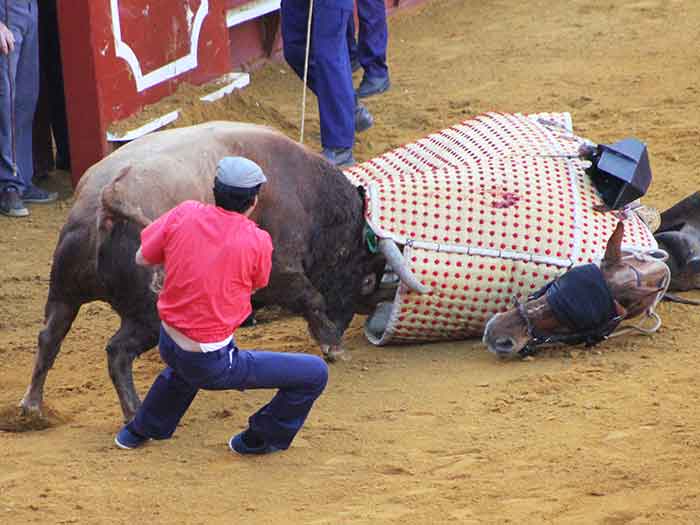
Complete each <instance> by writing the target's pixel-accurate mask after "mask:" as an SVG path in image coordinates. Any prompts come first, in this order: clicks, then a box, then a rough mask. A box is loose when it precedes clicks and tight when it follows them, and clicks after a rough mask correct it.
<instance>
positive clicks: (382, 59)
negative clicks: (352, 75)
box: [357, 0, 389, 78]
mask: <svg viewBox="0 0 700 525" xmlns="http://www.w3.org/2000/svg"><path fill="white" fill-rule="evenodd" d="M357 17H358V19H359V35H358V38H357V46H358V48H357V56H358V58H359V60H360V64H362V69H364V70H365V76H367V77H368V78H386V77H387V76H388V75H389V68H388V67H387V65H386V48H387V41H388V30H387V23H386V5H385V3H384V0H357Z"/></svg>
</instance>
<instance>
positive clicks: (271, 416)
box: [202, 350, 328, 450]
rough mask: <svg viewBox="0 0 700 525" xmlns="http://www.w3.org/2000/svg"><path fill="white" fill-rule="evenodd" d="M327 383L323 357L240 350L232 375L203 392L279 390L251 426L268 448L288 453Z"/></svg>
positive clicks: (236, 355) (236, 352)
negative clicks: (271, 447) (285, 450)
mask: <svg viewBox="0 0 700 525" xmlns="http://www.w3.org/2000/svg"><path fill="white" fill-rule="evenodd" d="M327 382H328V366H327V365H326V363H325V362H324V361H323V359H321V358H319V357H316V356H312V355H307V354H286V353H276V352H250V351H245V350H238V351H234V352H233V353H232V365H231V368H230V373H229V374H228V375H227V376H226V377H222V378H220V379H219V380H217V381H214V382H211V383H209V384H205V385H202V388H204V389H211V390H223V389H229V388H235V389H240V390H245V389H258V388H278V389H279V391H278V392H277V394H275V396H274V397H273V398H272V400H271V401H270V402H269V403H268V404H266V405H265V406H264V407H262V408H261V409H260V410H258V411H257V412H256V413H255V414H253V415H252V416H251V417H250V419H249V423H250V428H251V429H252V430H253V431H254V432H256V433H257V434H258V435H259V436H261V437H262V438H263V439H264V440H265V442H266V443H267V444H269V445H272V446H274V447H277V448H279V449H282V450H284V449H287V448H289V445H290V444H291V443H292V440H293V439H294V436H296V434H297V432H299V430H300V429H301V427H302V425H303V424H304V421H306V416H307V415H308V414H309V411H310V410H311V407H312V406H313V404H314V401H316V399H317V398H318V397H319V396H320V395H321V393H322V392H323V389H324V388H325V387H326V383H327Z"/></svg>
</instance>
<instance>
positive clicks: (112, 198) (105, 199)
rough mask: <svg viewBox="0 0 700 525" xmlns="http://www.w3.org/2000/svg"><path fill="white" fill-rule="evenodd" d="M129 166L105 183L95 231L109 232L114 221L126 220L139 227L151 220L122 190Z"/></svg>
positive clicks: (146, 224)
mask: <svg viewBox="0 0 700 525" xmlns="http://www.w3.org/2000/svg"><path fill="white" fill-rule="evenodd" d="M130 171H131V168H129V167H126V168H123V169H122V170H121V171H120V172H119V174H118V175H117V176H116V177H115V178H114V180H112V182H110V183H109V184H107V185H106V186H105V187H104V188H103V189H102V193H101V194H100V209H99V213H98V214H97V221H98V222H97V231H99V232H104V233H109V232H110V231H111V230H112V228H113V227H114V222H115V221H119V220H126V221H131V222H134V223H135V224H136V225H137V226H140V227H141V228H143V227H145V226H148V225H149V224H150V223H151V222H152V221H151V219H149V218H148V217H146V216H145V215H144V213H143V210H141V208H140V207H139V206H135V205H133V204H131V203H130V202H129V199H128V197H127V195H126V194H125V191H124V187H125V184H124V178H125V177H126V176H127V175H128V174H129V172H130Z"/></svg>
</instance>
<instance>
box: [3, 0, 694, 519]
mask: <svg viewBox="0 0 700 525" xmlns="http://www.w3.org/2000/svg"><path fill="white" fill-rule="evenodd" d="M699 20H700V2H696V1H693V0H663V1H662V0H658V1H653V0H647V1H639V0H618V1H614V2H613V1H601V0H570V1H566V2H564V1H545V0H529V1H526V2H518V1H510V0H489V1H481V0H434V1H431V2H430V3H429V5H427V6H424V7H423V8H420V9H418V10H414V11H412V12H408V13H404V14H400V15H398V16H396V17H394V18H393V19H392V20H391V27H390V34H391V42H390V66H391V74H392V81H393V87H392V89H391V91H390V92H388V93H387V94H385V95H383V96H381V97H378V98H373V99H370V100H369V102H368V106H369V107H370V109H371V110H372V111H373V113H374V115H375V117H376V122H377V123H376V125H375V127H374V128H373V129H372V130H370V131H369V132H367V133H366V134H364V135H362V136H361V137H360V138H359V144H358V146H357V155H358V157H359V158H360V159H361V160H365V159H368V158H370V157H372V156H375V155H378V154H380V153H382V152H384V151H386V150H387V149H389V148H391V147H395V146H398V145H400V144H402V143H405V142H407V141H410V140H414V139H416V138H418V137H420V136H423V135H425V134H427V133H428V132H431V131H435V130H438V129H441V128H443V127H446V126H448V125H451V124H453V123H455V122H457V121H460V120H462V119H465V118H468V117H470V116H472V115H474V114H477V113H480V112H484V111H488V110H499V111H523V112H536V111H570V112H571V113H572V115H573V119H574V125H575V128H576V130H577V131H578V132H579V134H581V135H584V136H587V137H589V138H591V139H593V140H596V141H601V142H602V141H614V140H618V139H621V138H624V137H625V136H629V135H634V136H637V137H639V138H641V139H644V140H646V141H647V142H648V145H649V150H650V155H651V161H652V167H653V170H654V175H655V179H654V183H653V185H652V188H651V190H650V193H649V196H648V198H647V199H646V201H647V203H649V204H652V205H656V206H659V207H661V208H664V207H666V206H668V205H671V204H673V203H674V202H676V201H677V200H678V199H680V198H682V197H683V196H685V195H687V194H689V193H691V192H693V191H695V190H697V189H700V152H699V150H698V144H699V143H700V133H699V132H698V129H699V128H700V109H699V108H700V87H699V86H698V80H699V77H698V71H700V58H699V57H700V55H699V54H698V36H699V33H698V31H699V27H700V26H699V25H698V21H699ZM252 79H253V81H252V85H251V86H250V87H248V88H246V89H245V91H244V92H243V95H242V96H241V97H231V98H230V99H229V100H228V101H222V102H220V103H217V104H215V105H212V106H208V107H206V108H202V107H195V106H196V105H193V107H192V108H191V110H186V111H185V117H184V118H183V120H182V123H185V122H188V120H187V119H190V121H195V120H198V119H200V118H206V119H211V118H224V119H231V120H236V119H239V120H248V121H255V122H267V123H270V124H273V125H275V126H277V127H279V128H280V129H282V130H284V131H285V132H288V133H290V135H292V136H296V134H297V132H298V131H297V123H298V114H299V108H298V104H299V99H300V82H299V81H298V80H297V78H296V77H295V76H293V74H292V73H291V72H290V70H289V69H288V68H287V67H286V66H284V65H282V64H275V65H271V66H268V67H267V68H265V69H263V70H261V71H256V72H254V73H253V75H252ZM309 106H310V107H314V110H313V111H312V114H311V115H310V116H309V121H308V122H309V132H310V140H311V142H312V143H315V145H316V146H318V125H317V115H316V112H315V101H314V100H313V99H311V101H310V104H309ZM66 180H67V179H66V178H65V176H61V174H57V175H56V176H55V177H53V179H52V181H51V184H53V185H54V186H55V187H58V188H60V189H61V192H62V197H63V198H62V200H61V201H60V202H59V203H58V204H57V205H50V206H44V207H40V206H35V207H33V208H32V216H31V218H30V219H28V220H9V219H6V218H0V251H1V253H2V266H1V267H0V410H4V412H2V413H3V414H4V417H5V418H6V419H7V418H8V414H9V413H11V411H12V410H13V409H12V407H13V406H16V404H17V402H18V401H19V399H20V398H21V396H22V394H23V392H24V389H25V387H26V385H27V384H28V381H29V377H30V373H31V367H32V363H33V357H34V352H35V340H36V335H37V333H38V331H39V330H40V328H41V325H42V310H43V305H44V301H45V298H46V293H47V286H48V275H49V268H50V264H51V256H52V252H53V248H54V245H55V242H56V239H57V236H58V232H59V229H60V228H61V226H62V224H63V222H64V220H65V217H66V215H67V212H68V209H69V207H70V205H71V197H70V189H69V187H68V186H67V182H66ZM692 295H694V294H691V296H692ZM696 298H697V297H696ZM660 313H661V315H662V317H663V319H664V326H663V328H662V330H661V331H660V332H659V333H658V334H656V335H654V336H652V337H626V338H623V339H621V340H615V341H614V342H610V343H608V344H605V345H602V346H600V347H598V348H596V349H595V351H583V350H582V349H574V350H573V351H571V352H567V351H563V350H562V351H554V352H548V353H544V354H542V355H540V356H538V357H537V358H536V359H534V360H532V361H519V362H508V363H503V362H499V361H498V360H496V359H495V358H494V357H493V356H491V355H489V354H488V353H487V352H486V351H485V350H484V348H483V347H482V346H481V344H480V343H479V342H478V341H467V342H458V343H450V344H433V345H425V346H406V347H393V348H382V349H380V348H375V347H372V346H371V345H369V344H368V343H367V342H366V340H365V339H364V337H363V335H362V331H361V325H362V321H363V319H359V318H358V319H356V320H355V322H354V323H353V326H352V328H351V329H350V330H349V332H348V333H347V336H346V345H347V347H348V348H349V349H350V350H351V352H352V353H353V355H354V359H353V360H352V361H351V362H350V363H341V364H338V365H334V366H333V367H332V370H331V380H330V383H329V387H328V390H327V392H326V393H325V395H324V396H323V397H321V399H320V400H319V402H318V403H317V405H316V407H315V408H314V410H313V412H312V413H311V416H310V418H309V420H308V424H307V425H306V427H305V428H304V429H303V431H302V433H301V434H300V435H299V437H298V439H297V441H296V442H295V444H294V446H293V448H291V449H290V450H289V451H287V452H285V453H282V454H277V455H273V456H270V457H264V458H241V457H237V456H235V455H233V454H231V453H230V452H229V451H228V449H227V447H226V440H227V439H228V438H229V437H230V436H231V435H232V434H233V433H235V432H238V431H239V430H240V429H241V428H243V427H244V425H245V423H246V419H247V416H248V415H249V413H251V412H252V411H253V410H254V409H255V408H256V407H257V406H259V405H260V404H261V403H263V401H264V400H266V399H267V398H268V397H269V395H270V394H269V393H255V392H246V393H243V394H240V393H237V392H231V393H209V392H202V393H201V394H200V395H199V397H198V399H197V400H196V402H195V403H194V404H193V406H192V408H191V409H190V411H189V412H188V414H187V415H186V417H185V419H184V422H183V425H182V427H181V428H180V429H179V431H178V432H177V434H176V436H175V437H174V438H173V439H172V440H171V441H169V442H160V443H154V444H150V445H149V446H147V447H145V448H144V449H142V450H140V451H134V452H124V451H121V450H117V449H116V448H115V447H114V446H113V444H112V438H113V435H114V433H115V432H116V431H117V430H118V428H119V426H120V424H121V413H120V410H119V406H118V402H117V399H116V394H115V393H114V391H113V389H112V386H111V383H110V380H109V377H108V374H107V370H106V360H105V355H104V350H103V348H104V345H105V343H106V341H107V339H108V338H109V337H110V335H111V334H112V333H113V331H114V330H115V329H116V326H117V324H116V323H117V320H116V317H115V316H114V315H113V314H112V313H111V312H110V310H109V308H108V307H106V306H104V305H101V304H92V305H89V306H87V307H85V308H84V309H83V311H82V312H81V314H80V316H79V319H78V321H77V322H76V324H75V325H74V327H73V330H72V332H71V333H70V334H69V336H68V338H67V339H66V341H65V344H64V345H63V350H62V352H61V354H60V355H59V357H58V359H57V361H56V364H55V367H54V369H53V370H52V372H51V373H50V374H49V377H48V382H47V389H46V396H45V399H46V400H47V402H48V405H49V407H50V408H51V409H52V411H53V412H54V413H55V416H56V418H57V421H58V422H57V424H55V425H54V426H53V427H51V428H49V429H46V430H43V431H34V432H24V433H13V432H0V449H1V452H0V523H7V524H21V523H187V524H229V523H240V524H280V523H300V524H301V523H303V524H317V525H320V524H341V523H342V524H345V523H348V524H349V523H352V524H370V523H372V524H374V523H395V524H401V525H422V524H428V523H431V524H432V523H465V524H466V523H533V524H539V523H557V524H558V523H582V524H588V523H600V524H607V525H614V524H623V523H634V524H642V523H653V524H659V523H668V524H678V523H698V520H700V518H699V516H700V467H699V465H700V434H699V431H700V411H698V409H697V403H698V401H700V386H699V384H698V372H697V370H698V364H697V359H696V358H695V357H696V356H695V352H697V351H698V330H697V326H698V324H699V323H700V310H698V309H694V308H693V307H690V306H683V305H676V304H672V305H669V304H664V305H662V306H661V309H660ZM305 334H306V331H305V327H304V323H303V322H301V321H299V320H298V319H290V318H273V320H271V321H270V322H267V323H264V324H261V325H259V326H258V327H256V328H253V329H244V330H241V331H240V336H239V341H240V343H242V346H260V347H266V348H272V349H279V350H290V351H303V352H315V351H316V350H315V348H314V346H313V344H312V342H311V341H310V339H309V338H308V337H307V336H306V335H305ZM160 366H161V365H160V362H159V358H158V356H157V353H156V352H150V353H148V354H146V355H145V356H144V357H143V358H142V359H141V360H139V361H138V362H137V364H136V370H135V374H136V380H137V384H138V387H139V390H140V391H141V392H142V393H143V392H144V391H145V389H146V388H147V387H148V385H149V384H150V382H151V381H152V379H153V378H154V376H155V375H156V374H157V372H158V371H159V369H160ZM8 411H9V412H8ZM5 422H6V421H5ZM2 423H3V420H2V419H1V418H0V424H2Z"/></svg>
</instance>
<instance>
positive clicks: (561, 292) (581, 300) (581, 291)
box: [532, 264, 619, 335]
mask: <svg viewBox="0 0 700 525" xmlns="http://www.w3.org/2000/svg"><path fill="white" fill-rule="evenodd" d="M544 294H547V295H546V297H547V303H548V304H549V307H550V308H551V309H552V312H553V313H554V316H555V317H556V319H557V321H559V322H560V323H561V324H563V325H564V326H566V327H567V328H569V329H570V330H571V331H573V332H574V333H584V334H585V333H592V332H595V331H600V332H601V334H600V335H607V334H603V333H602V332H603V331H606V332H607V333H608V334H609V333H610V332H612V330H614V329H615V328H616V327H617V324H619V320H617V322H614V323H612V321H614V320H615V319H616V318H617V310H616V308H615V300H614V298H613V295H612V292H611V291H610V288H609V287H608V285H607V283H606V282H605V278H604V276H603V272H602V271H601V270H600V268H599V267H598V266H596V265H595V264H586V265H583V266H576V267H574V268H572V269H571V270H569V271H568V272H566V273H565V274H564V275H562V276H561V277H560V278H559V279H557V280H555V281H553V282H551V283H549V284H548V285H547V286H545V287H544V288H542V289H541V290H539V291H538V292H536V293H535V294H533V296H532V298H534V299H536V298H539V297H541V296H542V295H544ZM612 324H614V326H611V325H612Z"/></svg>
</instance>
